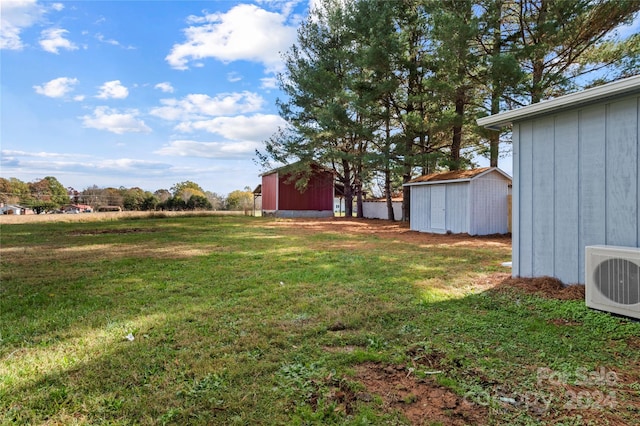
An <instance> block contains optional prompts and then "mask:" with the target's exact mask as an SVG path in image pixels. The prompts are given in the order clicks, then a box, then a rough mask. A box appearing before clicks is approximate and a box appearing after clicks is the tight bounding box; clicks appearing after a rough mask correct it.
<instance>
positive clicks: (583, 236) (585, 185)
mask: <svg viewBox="0 0 640 426" xmlns="http://www.w3.org/2000/svg"><path fill="white" fill-rule="evenodd" d="M605 129H606V106H605V105H596V106H593V107H590V108H585V109H583V110H581V111H580V125H579V132H578V135H579V138H580V140H579V150H580V156H579V160H578V168H579V172H580V183H579V188H580V189H579V191H580V193H579V198H580V200H579V212H578V219H579V226H580V228H579V234H578V241H577V242H576V244H577V245H578V249H579V251H580V253H579V254H580V261H579V264H578V274H579V279H578V282H584V247H586V246H590V245H596V244H605V243H606V226H605V223H606V209H605V206H606V201H607V200H606V195H605V194H606V182H605V167H604V166H605V159H606V152H605V138H606V134H605Z"/></svg>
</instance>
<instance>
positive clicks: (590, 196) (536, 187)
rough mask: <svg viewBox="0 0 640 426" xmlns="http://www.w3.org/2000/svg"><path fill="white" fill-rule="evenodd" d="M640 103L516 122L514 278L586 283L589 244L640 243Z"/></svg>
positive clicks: (636, 100) (612, 104)
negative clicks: (587, 248)
mask: <svg viewBox="0 0 640 426" xmlns="http://www.w3.org/2000/svg"><path fill="white" fill-rule="evenodd" d="M639 103H640V97H639V96H637V95H635V96H632V97H628V98H626V99H622V100H619V101H613V102H608V103H604V102H603V103H601V104H598V105H593V106H588V107H583V108H581V109H574V110H570V111H566V112H561V113H557V114H555V115H552V116H546V117H542V118H538V119H533V120H526V121H522V122H520V123H516V124H514V126H513V145H514V150H513V160H514V183H513V234H514V238H513V259H512V261H513V274H514V276H524V277H530V276H543V275H549V276H554V277H557V278H558V279H560V280H562V281H563V282H565V283H584V248H585V246H587V245H593V244H608V245H620V246H629V247H638V246H640V227H639V226H638V224H639V223H640V209H639V207H638V205H639V202H640V194H639V191H640V173H639V171H638V170H639V168H640V160H639V150H638V146H639V144H640V129H639V126H638V123H639V122H640V107H639Z"/></svg>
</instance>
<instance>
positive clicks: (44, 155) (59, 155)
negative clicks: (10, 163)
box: [1, 149, 82, 158]
mask: <svg viewBox="0 0 640 426" xmlns="http://www.w3.org/2000/svg"><path fill="white" fill-rule="evenodd" d="M1 155H2V156H3V157H4V156H8V157H37V158H75V157H79V156H80V157H82V155H80V154H62V153H59V152H44V151H40V152H28V151H17V150H10V149H3V150H2V154H1Z"/></svg>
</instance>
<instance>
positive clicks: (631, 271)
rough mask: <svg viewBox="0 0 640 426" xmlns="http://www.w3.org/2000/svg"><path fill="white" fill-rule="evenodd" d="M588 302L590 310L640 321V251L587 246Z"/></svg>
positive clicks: (586, 283)
mask: <svg viewBox="0 0 640 426" xmlns="http://www.w3.org/2000/svg"><path fill="white" fill-rule="evenodd" d="M585 299H586V300H585V302H586V305H587V306H588V307H590V308H594V309H598V310H601V311H607V312H611V313H614V314H619V315H625V316H628V317H632V318H638V319H640V248H635V247H616V246H587V247H586V251H585Z"/></svg>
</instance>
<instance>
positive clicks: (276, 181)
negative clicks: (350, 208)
mask: <svg viewBox="0 0 640 426" xmlns="http://www.w3.org/2000/svg"><path fill="white" fill-rule="evenodd" d="M304 180H307V184H306V185H305V186H304V188H302V189H298V188H297V187H296V183H297V182H302V181H304ZM333 192H334V174H333V171H331V170H328V169H325V168H323V167H321V166H318V165H312V166H311V170H302V169H301V166H300V164H299V163H296V164H290V165H288V166H284V167H280V168H278V169H275V170H272V171H270V172H267V173H264V174H263V175H262V215H263V216H276V217H333Z"/></svg>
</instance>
